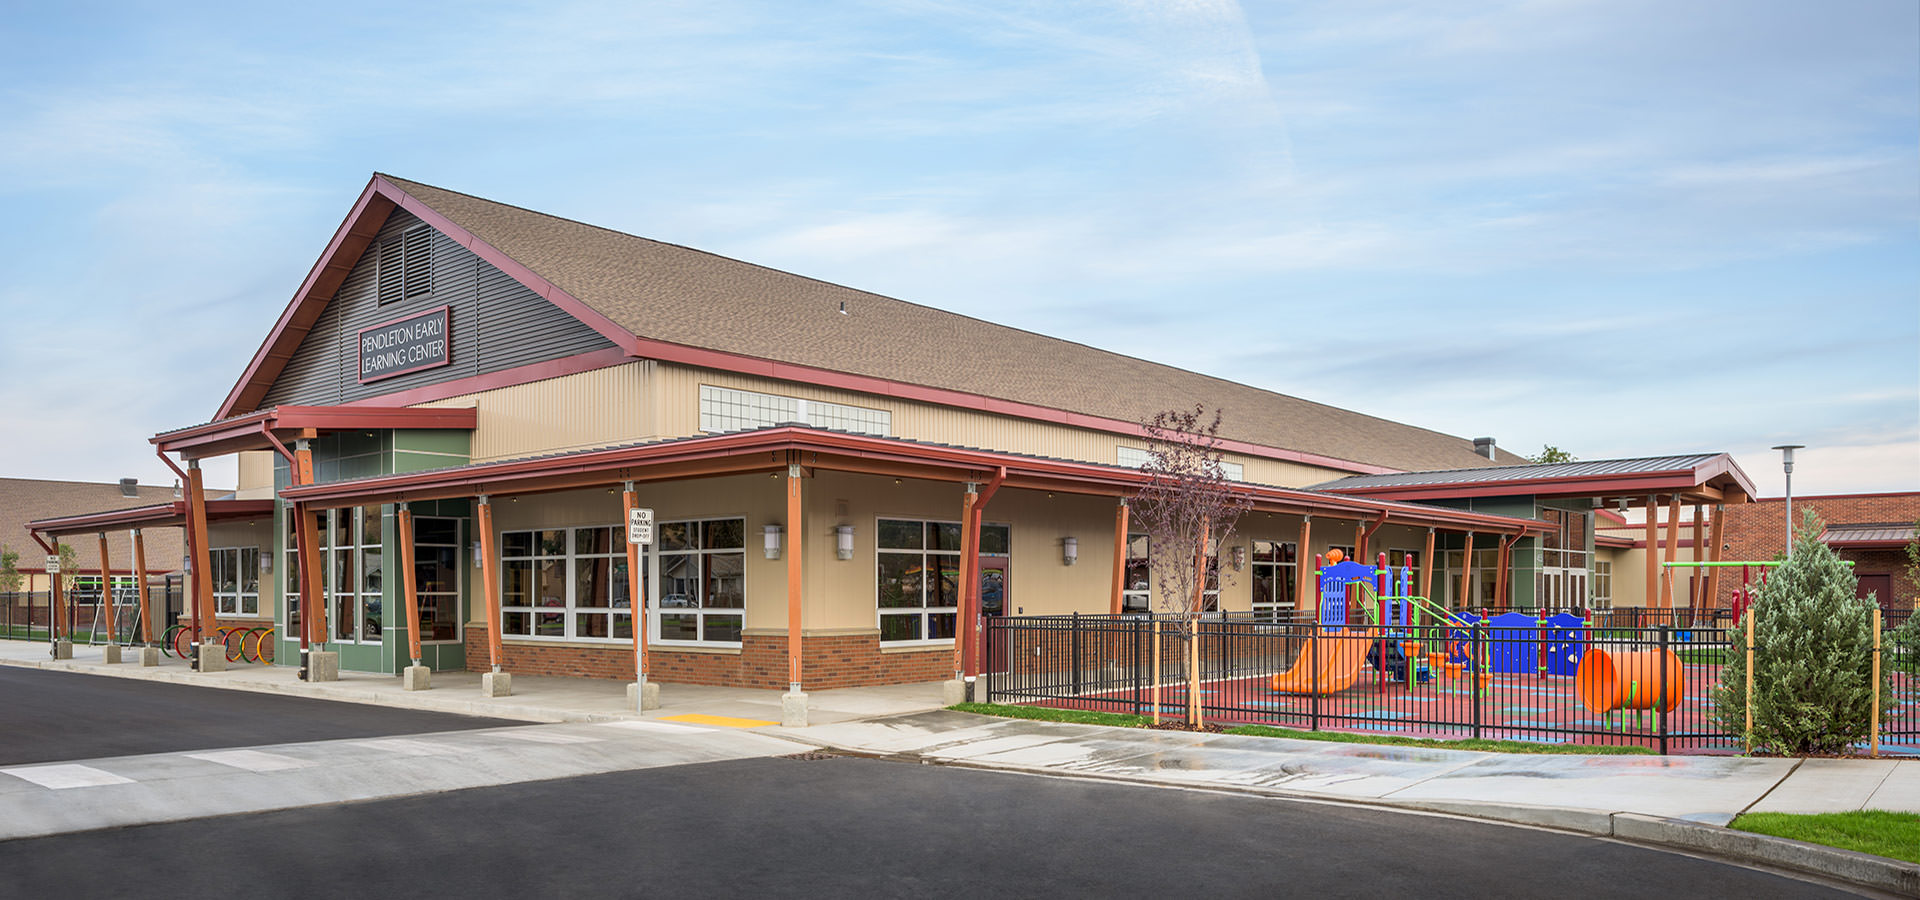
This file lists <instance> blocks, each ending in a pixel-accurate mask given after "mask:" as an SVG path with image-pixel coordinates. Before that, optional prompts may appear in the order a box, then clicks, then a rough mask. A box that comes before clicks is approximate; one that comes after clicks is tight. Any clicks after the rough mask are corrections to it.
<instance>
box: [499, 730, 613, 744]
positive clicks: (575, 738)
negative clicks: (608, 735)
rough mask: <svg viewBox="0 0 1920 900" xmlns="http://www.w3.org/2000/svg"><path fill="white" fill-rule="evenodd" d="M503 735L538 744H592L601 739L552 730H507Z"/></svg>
mask: <svg viewBox="0 0 1920 900" xmlns="http://www.w3.org/2000/svg"><path fill="white" fill-rule="evenodd" d="M500 736H501V737H510V738H513V739H514V740H516V741H532V742H533V743H536V744H591V743H593V742H595V741H598V740H600V739H599V738H597V737H588V736H587V735H584V734H554V733H553V732H550V731H507V732H502V733H501V734H500Z"/></svg>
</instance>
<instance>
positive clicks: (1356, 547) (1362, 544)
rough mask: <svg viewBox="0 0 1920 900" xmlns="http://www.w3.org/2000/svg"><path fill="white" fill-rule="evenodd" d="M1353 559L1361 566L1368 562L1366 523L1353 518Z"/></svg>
mask: <svg viewBox="0 0 1920 900" xmlns="http://www.w3.org/2000/svg"><path fill="white" fill-rule="evenodd" d="M1353 561H1354V562H1357V563H1359V564H1361V565H1363V566H1364V565H1367V564H1368V560H1367V523H1366V521H1365V520H1363V519H1355V520H1354V523H1353Z"/></svg>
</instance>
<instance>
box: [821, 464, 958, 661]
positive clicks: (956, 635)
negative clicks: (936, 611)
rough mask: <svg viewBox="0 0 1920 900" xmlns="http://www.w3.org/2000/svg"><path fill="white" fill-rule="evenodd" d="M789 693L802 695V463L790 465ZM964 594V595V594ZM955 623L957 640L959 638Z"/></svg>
mask: <svg viewBox="0 0 1920 900" xmlns="http://www.w3.org/2000/svg"><path fill="white" fill-rule="evenodd" d="M787 523H788V525H787V528H788V530H789V531H790V532H791V533H792V537H791V538H790V539H789V540H788V541H787V543H788V547H787V551H788V552H787V691H788V692H789V693H794V694H798V693H800V534H801V532H803V531H805V529H804V528H802V527H801V525H800V464H799V463H797V462H791V461H789V463H788V465H787ZM963 595H964V592H963ZM958 625H959V623H955V628H954V632H955V637H956V638H958V635H959V627H958Z"/></svg>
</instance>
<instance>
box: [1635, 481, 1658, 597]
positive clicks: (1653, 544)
mask: <svg viewBox="0 0 1920 900" xmlns="http://www.w3.org/2000/svg"><path fill="white" fill-rule="evenodd" d="M1646 533H1647V594H1646V596H1645V597H1644V598H1642V599H1641V601H1640V605H1641V606H1643V607H1646V608H1648V609H1658V608H1659V606H1660V498H1659V497H1657V496H1655V495H1653V494H1648V495H1647V524H1646Z"/></svg>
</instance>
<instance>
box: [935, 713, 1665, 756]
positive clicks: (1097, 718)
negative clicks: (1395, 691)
mask: <svg viewBox="0 0 1920 900" xmlns="http://www.w3.org/2000/svg"><path fill="white" fill-rule="evenodd" d="M947 708H948V709H952V710H958V711H960V712H970V713H979V714H981V715H984V716H1000V717H1002V718H1008V719H1037V720H1039V721H1042V722H1072V723H1074V724H1078V725H1117V726H1120V727H1123V728H1143V727H1145V726H1146V725H1147V724H1148V723H1149V722H1150V721H1151V720H1149V719H1148V718H1147V717H1146V716H1135V715H1129V714H1127V713H1109V712H1094V711H1092V710H1084V709H1054V708H1052V707H1048V706H1009V705H1006V704H1002V703H960V704H956V705H954V706H949V707H947ZM1226 733H1227V734H1242V735H1251V736H1253V737H1279V738H1293V739H1294V740H1299V741H1329V742H1333V743H1341V744H1388V745H1392V746H1396V747H1435V748H1439V749H1442V750H1483V751H1487V752H1490V753H1580V754H1589V755H1646V756H1651V755H1652V754H1653V750H1652V749H1651V748H1647V747H1638V746H1596V745H1589V744H1536V743H1534V742H1532V741H1485V740H1482V741H1475V740H1459V741H1438V740H1429V739H1426V738H1410V737H1397V736H1394V735H1387V734H1348V733H1346V732H1343V731H1295V730H1293V729H1291V728H1275V727H1273V726H1270V725H1240V726H1236V727H1234V728H1229V729H1227V731H1226Z"/></svg>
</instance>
